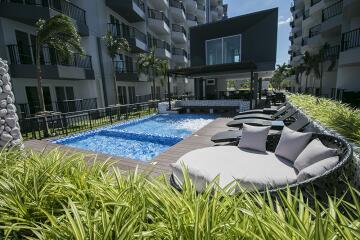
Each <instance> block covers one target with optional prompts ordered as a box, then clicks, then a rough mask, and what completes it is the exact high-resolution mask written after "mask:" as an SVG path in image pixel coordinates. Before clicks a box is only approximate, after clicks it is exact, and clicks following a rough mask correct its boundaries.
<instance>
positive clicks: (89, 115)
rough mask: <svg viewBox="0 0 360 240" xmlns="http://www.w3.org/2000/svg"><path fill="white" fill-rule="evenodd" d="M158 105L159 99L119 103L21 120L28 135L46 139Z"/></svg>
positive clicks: (33, 137) (123, 117) (105, 122)
mask: <svg viewBox="0 0 360 240" xmlns="http://www.w3.org/2000/svg"><path fill="white" fill-rule="evenodd" d="M157 109H158V101H154V102H146V103H137V104H127V105H116V106H109V107H107V108H97V109H90V110H86V111H77V112H69V113H54V114H52V115H50V116H47V117H45V116H36V117H31V118H24V119H20V120H19V124H20V127H21V132H22V135H23V138H24V139H43V138H48V137H56V136H62V135H69V134H72V133H76V132H79V131H84V130H91V129H94V128H96V127H99V126H102V125H106V124H113V123H116V122H120V121H124V120H127V119H129V118H134V117H141V115H143V114H149V113H151V112H153V111H156V110H157Z"/></svg>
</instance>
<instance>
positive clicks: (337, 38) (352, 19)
mask: <svg viewBox="0 0 360 240" xmlns="http://www.w3.org/2000/svg"><path fill="white" fill-rule="evenodd" d="M291 12H292V14H293V20H292V21H291V23H290V25H291V27H292V31H291V34H290V37H289V39H290V41H291V47H290V49H289V54H290V55H291V60H290V63H291V65H293V66H297V65H299V64H301V63H302V62H303V54H304V53H305V52H306V51H308V52H309V53H310V54H316V53H318V51H319V49H320V48H321V47H322V46H324V44H325V43H328V44H329V45H330V49H328V51H327V53H326V54H325V56H327V57H328V58H329V59H331V58H336V59H337V61H336V66H335V68H334V69H333V70H332V71H328V70H329V69H328V67H329V64H330V61H328V62H327V63H326V64H325V68H324V69H325V71H324V76H323V90H322V95H324V96H327V97H332V98H338V99H342V97H343V95H344V94H347V93H350V92H360V79H359V75H360V1H359V0H294V2H293V5H292V7H291ZM306 79H307V81H306ZM297 84H298V88H301V89H302V90H304V89H305V88H306V87H307V88H308V89H312V88H315V92H316V93H318V94H319V84H320V83H319V80H318V79H316V78H315V76H314V74H310V76H309V77H306V75H305V74H303V76H302V79H300V80H299V81H298V83H297Z"/></svg>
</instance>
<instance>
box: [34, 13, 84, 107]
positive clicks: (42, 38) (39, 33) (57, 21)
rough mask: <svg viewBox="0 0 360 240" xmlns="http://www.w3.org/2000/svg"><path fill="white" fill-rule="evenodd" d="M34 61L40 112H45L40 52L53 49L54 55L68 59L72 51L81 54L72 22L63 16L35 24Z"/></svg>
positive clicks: (78, 40) (77, 35) (78, 38)
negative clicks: (46, 48)
mask: <svg viewBox="0 0 360 240" xmlns="http://www.w3.org/2000/svg"><path fill="white" fill-rule="evenodd" d="M36 26H37V30H36V46H35V51H36V54H35V59H36V71H37V92H38V96H39V104H40V111H42V112H46V109H45V102H44V94H43V89H42V72H41V52H42V49H43V48H44V47H50V48H53V49H54V50H55V51H56V54H57V55H58V56H60V57H62V58H64V59H68V58H69V57H70V54H71V53H73V52H74V51H76V52H78V53H80V54H82V53H83V52H84V50H83V48H82V47H81V42H80V36H79V34H78V33H77V31H76V28H75V26H74V23H73V21H72V20H71V19H70V18H69V17H68V16H65V15H63V14H59V15H56V16H53V17H51V18H49V19H48V20H43V19H40V20H38V21H37V22H36Z"/></svg>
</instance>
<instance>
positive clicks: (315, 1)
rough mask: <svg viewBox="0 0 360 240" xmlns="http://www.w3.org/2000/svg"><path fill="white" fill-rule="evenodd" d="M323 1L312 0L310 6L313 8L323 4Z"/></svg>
mask: <svg viewBox="0 0 360 240" xmlns="http://www.w3.org/2000/svg"><path fill="white" fill-rule="evenodd" d="M321 1H322V0H311V2H310V6H311V7H312V6H314V5H316V4H318V3H319V2H321Z"/></svg>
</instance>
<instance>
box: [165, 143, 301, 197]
mask: <svg viewBox="0 0 360 240" xmlns="http://www.w3.org/2000/svg"><path fill="white" fill-rule="evenodd" d="M182 165H184V166H186V167H187V168H188V169H189V177H190V178H191V179H192V182H193V183H194V185H195V186H196V189H197V191H198V192H202V191H203V190H204V188H205V187H206V185H207V184H208V183H209V182H211V181H212V180H213V179H214V178H216V177H219V186H220V187H222V188H224V187H226V186H227V185H229V184H230V185H231V184H236V182H237V183H239V184H240V186H241V187H242V188H244V189H247V190H254V189H258V190H264V189H265V188H266V187H281V186H285V185H286V184H292V183H295V182H296V178H297V172H296V169H295V168H293V166H292V163H291V162H289V161H287V160H285V159H283V158H281V157H277V156H275V154H274V153H271V152H264V153H262V152H258V151H253V150H247V149H246V150H245V149H240V148H238V147H236V146H218V147H208V148H202V149H197V150H194V151H191V152H189V153H187V154H185V155H184V156H182V157H181V158H180V159H179V160H178V161H177V162H176V163H175V164H172V165H171V166H172V170H173V176H174V180H175V182H176V183H177V184H178V185H179V186H182V185H183V183H184V178H183V173H182ZM239 190H240V189H239V188H235V189H234V191H233V192H234V193H235V192H238V191H239Z"/></svg>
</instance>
